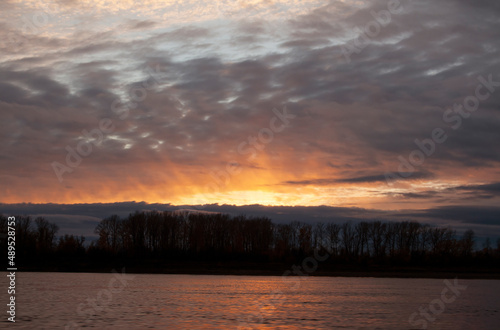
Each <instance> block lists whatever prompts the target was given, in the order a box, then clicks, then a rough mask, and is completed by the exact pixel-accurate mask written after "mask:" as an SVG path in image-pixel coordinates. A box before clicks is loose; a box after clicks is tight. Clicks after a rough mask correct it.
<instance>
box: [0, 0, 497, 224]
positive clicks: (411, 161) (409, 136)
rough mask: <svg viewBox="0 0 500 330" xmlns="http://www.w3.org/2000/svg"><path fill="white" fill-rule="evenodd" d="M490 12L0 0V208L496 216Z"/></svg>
mask: <svg viewBox="0 0 500 330" xmlns="http://www.w3.org/2000/svg"><path fill="white" fill-rule="evenodd" d="M499 17H500V3H498V1H494V0H491V1H490V0H484V1H474V2H472V1H466V0H443V1H427V0H424V1H411V0H401V1H397V0H388V1H379V0H376V1H343V0H335V1H326V0H323V1H316V0H302V1H299V0H294V1H285V0H234V1H229V0H227V1H225V0H220V1H219V0H213V1H207V2H201V1H194V0H179V1H177V0H147V1H141V2H137V1H132V0H120V1H117V0H47V1H38V0H4V1H1V2H0V77H1V79H0V125H1V127H0V128H1V129H0V139H1V145H0V148H1V149H0V168H1V172H0V186H1V189H0V202H1V203H3V209H4V210H3V212H4V213H5V211H6V210H7V208H6V204H13V203H56V204H75V203H119V202H126V201H137V202H140V201H144V202H146V203H170V204H171V205H194V204H205V203H210V204H211V203H219V204H231V205H249V204H261V205H271V206H288V207H291V206H309V207H313V206H321V205H325V206H329V207H332V208H334V209H335V208H339V209H341V210H346V209H349V208H353V210H354V208H355V209H356V210H359V209H364V210H370V212H398V214H410V213H411V214H412V215H415V214H417V213H418V214H424V213H426V214H433V215H436V216H437V213H439V216H440V217H441V218H442V219H445V220H456V221H461V220H460V218H461V217H463V216H464V214H465V213H466V214H467V215H469V217H470V221H472V222H474V221H475V222H481V221H482V220H481V219H476V218H477V217H479V216H481V217H482V218H484V221H483V222H484V223H483V224H484V225H487V226H493V227H495V228H496V225H495V221H494V220H492V219H495V218H496V219H500V208H498V207H497V205H500V203H499V202H500V166H499V164H500V147H499V144H498V142H499V140H500V139H499V138H500V116H499V114H500V57H499V48H500V19H499ZM495 31H496V32H495ZM134 207H135V206H134ZM461 208H462V209H463V208H465V209H466V210H467V211H464V212H462V213H461V212H457V211H456V210H462V209H461ZM405 210H411V212H410V213H405ZM443 210H448V211H449V212H445V211H443ZM0 211H1V210H0ZM438 211H439V212H438ZM54 212H55V211H54ZM481 212H482V213H481ZM462 220H463V219H462ZM496 229H497V228H496Z"/></svg>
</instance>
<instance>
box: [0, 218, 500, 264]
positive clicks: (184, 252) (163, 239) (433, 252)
mask: <svg viewBox="0 0 500 330" xmlns="http://www.w3.org/2000/svg"><path fill="white" fill-rule="evenodd" d="M0 228H1V232H2V233H6V232H7V218H6V217H3V216H0ZM57 232H58V227H57V226H56V225H55V224H52V223H50V222H48V221H47V220H46V219H44V218H43V217H38V218H36V219H32V218H31V217H29V216H18V217H16V250H17V256H18V258H19V259H20V260H21V261H20V263H21V264H22V262H25V263H26V264H34V263H35V264H40V262H41V260H42V261H43V260H45V259H50V258H52V259H54V260H58V261H59V262H67V263H75V262H79V263H84V264H92V263H93V262H95V261H103V260H128V261H130V260H135V261H136V262H141V261H145V260H155V261H156V262H158V261H159V262H161V261H162V260H164V261H168V260H177V261H197V260H200V261H217V262H220V261H241V262H296V261H298V260H300V259H301V258H304V257H306V256H309V255H311V254H312V253H313V252H314V250H320V251H322V252H326V253H328V254H329V255H330V258H329V260H328V261H327V263H330V264H369V265H370V264H374V265H379V264H380V265H416V266H456V265H460V266H464V265H477V264H481V265H496V266H498V265H500V239H499V240H497V244H496V247H492V246H491V243H489V242H491V241H490V240H489V239H488V241H487V244H486V245H485V246H484V247H483V248H482V249H476V248H475V245H476V236H475V233H474V231H473V230H467V231H465V233H463V234H462V235H457V233H456V231H455V230H453V229H452V228H449V227H433V226H430V225H428V224H421V223H419V222H411V221H401V222H388V221H363V222H357V223H354V222H344V223H341V224H338V223H322V222H318V223H316V224H309V223H304V222H300V221H293V222H291V223H288V224H276V223H273V222H272V221H271V219H269V218H267V217H248V216H245V215H238V216H231V215H228V214H215V213H189V212H183V213H177V212H169V211H164V212H157V211H149V212H135V213H133V214H130V215H129V216H128V217H125V218H120V217H119V216H117V215H111V216H109V217H107V218H104V219H103V220H101V221H100V222H99V224H98V225H97V226H96V228H95V231H94V232H95V234H96V235H97V240H95V241H93V242H91V243H90V244H85V238H84V237H82V236H79V237H78V236H74V235H64V236H59V237H58V236H57ZM3 241H4V240H2V245H5V244H4V243H3Z"/></svg>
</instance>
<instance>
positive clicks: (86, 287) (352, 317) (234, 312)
mask: <svg viewBox="0 0 500 330" xmlns="http://www.w3.org/2000/svg"><path fill="white" fill-rule="evenodd" d="M4 274H5V273H4ZM2 277H3V278H5V275H4V276H2ZM450 282H451V283H453V280H451V281H450ZM2 283H4V285H5V287H6V284H7V282H6V281H3V282H2ZM458 285H460V286H462V285H465V286H467V288H466V289H463V288H462V289H460V290H458V292H459V296H456V297H455V300H454V301H453V302H451V300H453V297H454V294H453V293H451V291H449V292H446V295H445V296H444V299H445V300H446V301H447V303H445V302H443V299H442V298H441V293H442V291H443V290H444V289H445V288H446V287H447V286H446V285H445V283H444V282H443V280H437V279H394V278H391V279H385V278H345V277H344V278H342V277H310V278H308V279H302V278H298V277H280V276H200V275H128V276H125V277H123V278H121V279H120V277H119V276H117V275H116V274H112V273H108V274H86V273H74V274H70V273H18V274H17V284H16V293H17V295H16V302H17V305H16V306H17V315H16V324H15V326H14V327H12V326H13V324H8V323H6V322H4V321H5V320H6V315H7V314H6V313H5V314H4V316H3V317H2V322H1V323H0V327H3V328H6V327H9V328H10V327H12V328H20V329H65V328H66V329H79V328H83V327H90V328H98V329H145V328H146V329H147V328H149V329H165V328H171V329H237V328H238V327H240V329H252V328H253V329H420V328H423V326H427V328H428V329H495V330H496V329H500V313H499V311H500V306H499V304H500V298H499V293H500V281H493V280H460V279H459V280H458ZM2 291H4V290H3V289H2ZM2 297H4V298H3V299H2V301H7V299H8V298H7V297H6V293H2ZM432 301H434V305H433V307H434V310H435V311H436V312H437V314H436V315H434V314H432V313H431V312H430V314H429V315H428V317H429V318H430V319H431V320H432V322H431V321H429V320H426V319H425V318H424V317H423V316H419V315H418V314H417V315H416V317H415V319H414V320H413V325H412V324H410V323H409V318H410V316H411V315H412V314H413V313H415V312H417V313H418V309H419V307H421V306H425V307H426V308H427V309H429V304H430V303H431V302H432ZM4 306H5V305H4Z"/></svg>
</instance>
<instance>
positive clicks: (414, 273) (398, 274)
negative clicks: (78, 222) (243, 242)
mask: <svg viewBox="0 0 500 330" xmlns="http://www.w3.org/2000/svg"><path fill="white" fill-rule="evenodd" d="M117 269H118V270H120V269H124V272H125V273H126V274H145V275H146V274H147V275H213V276H218V275H222V276H293V277H367V278H368V277H370V278H408V279H410V278H413V279H450V278H455V277H457V278H460V279H470V280H500V271H499V270H486V269H481V270H477V271H470V270H469V271H463V270H462V271H460V270H452V269H450V270H443V269H441V270H439V269H429V270H416V269H392V270H376V271H375V270H345V269H344V270H336V271H320V270H318V271H316V272H313V273H309V274H308V275H307V276H299V275H296V274H290V272H289V271H288V270H289V269H283V270H269V269H255V270H250V269H229V268H221V269H191V268H173V269H139V268H138V267H127V266H123V267H114V268H99V269H64V268H56V269H46V268H44V269H37V268H26V269H22V268H18V270H17V271H16V272H17V273H23V272H26V273H37V272H40V273H91V274H92V273H100V274H107V273H111V272H113V270H115V271H116V270H117ZM285 273H287V274H286V275H284V274H285Z"/></svg>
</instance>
